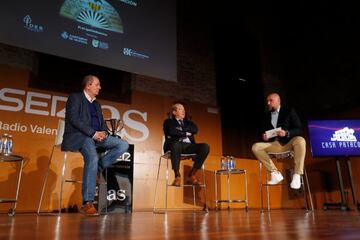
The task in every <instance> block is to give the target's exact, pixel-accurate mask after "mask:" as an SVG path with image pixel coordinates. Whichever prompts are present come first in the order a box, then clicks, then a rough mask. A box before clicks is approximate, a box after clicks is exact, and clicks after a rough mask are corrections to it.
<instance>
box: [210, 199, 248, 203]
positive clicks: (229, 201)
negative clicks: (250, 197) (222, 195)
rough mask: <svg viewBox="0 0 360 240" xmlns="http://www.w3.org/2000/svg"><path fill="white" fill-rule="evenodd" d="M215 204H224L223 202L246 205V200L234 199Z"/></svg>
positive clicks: (218, 201)
mask: <svg viewBox="0 0 360 240" xmlns="http://www.w3.org/2000/svg"><path fill="white" fill-rule="evenodd" d="M214 202H215V203H222V202H226V203H246V202H247V201H246V200H243V199H233V200H214Z"/></svg>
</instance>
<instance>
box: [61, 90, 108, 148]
mask: <svg viewBox="0 0 360 240" xmlns="http://www.w3.org/2000/svg"><path fill="white" fill-rule="evenodd" d="M94 103H95V108H96V113H97V116H98V117H99V119H100V125H101V126H100V127H101V129H102V130H103V131H106V125H105V122H104V117H103V115H102V111H101V106H100V104H99V103H98V102H97V101H96V100H95V101H94ZM95 132H96V131H95V130H94V129H93V128H92V127H91V116H90V112H89V107H88V100H87V99H86V97H85V94H84V93H83V92H79V93H73V94H71V95H70V96H69V98H68V100H67V102H66V112H65V132H64V136H63V141H62V144H61V149H62V150H63V151H77V150H79V149H80V148H81V146H82V145H83V143H84V140H85V139H86V138H88V137H90V138H92V137H93V136H94V134H95Z"/></svg>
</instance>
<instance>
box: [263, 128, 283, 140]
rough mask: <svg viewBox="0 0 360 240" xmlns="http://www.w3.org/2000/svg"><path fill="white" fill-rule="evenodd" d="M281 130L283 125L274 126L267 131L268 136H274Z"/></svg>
mask: <svg viewBox="0 0 360 240" xmlns="http://www.w3.org/2000/svg"><path fill="white" fill-rule="evenodd" d="M280 130H281V127H278V128H274V129H271V130H268V131H266V132H265V135H266V137H267V138H273V137H276V136H277V132H278V131H280Z"/></svg>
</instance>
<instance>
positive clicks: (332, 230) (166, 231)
mask: <svg viewBox="0 0 360 240" xmlns="http://www.w3.org/2000/svg"><path fill="white" fill-rule="evenodd" d="M0 239H1V240H3V239H11V240H12V239H21V240H30V239H146V240H147V239H188V240H192V239H252V240H255V239H277V240H283V239H302V240H305V239H306V240H308V239H360V212H357V211H340V210H329V211H323V210H317V211H314V212H309V213H307V212H305V211H304V210H272V211H271V212H270V213H269V212H265V213H263V214H261V213H260V211H259V210H253V209H251V210H249V212H245V211H244V210H230V211H227V210H221V211H210V212H209V213H208V214H203V213H201V212H192V211H176V212H174V211H173V212H168V214H153V213H152V212H134V213H132V214H108V215H102V216H98V217H84V216H82V215H81V214H79V213H64V214H62V215H61V217H57V216H37V215H36V214H32V213H26V214H25V213H17V214H16V215H15V216H14V217H9V216H7V214H0Z"/></svg>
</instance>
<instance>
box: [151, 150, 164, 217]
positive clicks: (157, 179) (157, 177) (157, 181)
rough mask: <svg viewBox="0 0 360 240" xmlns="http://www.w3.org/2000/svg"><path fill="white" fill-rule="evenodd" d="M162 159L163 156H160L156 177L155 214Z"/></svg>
mask: <svg viewBox="0 0 360 240" xmlns="http://www.w3.org/2000/svg"><path fill="white" fill-rule="evenodd" d="M161 158H162V156H160V158H159V166H158V171H157V176H156V183H155V197H154V206H153V212H154V213H155V212H156V198H157V188H158V183H159V174H160V167H161Z"/></svg>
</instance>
